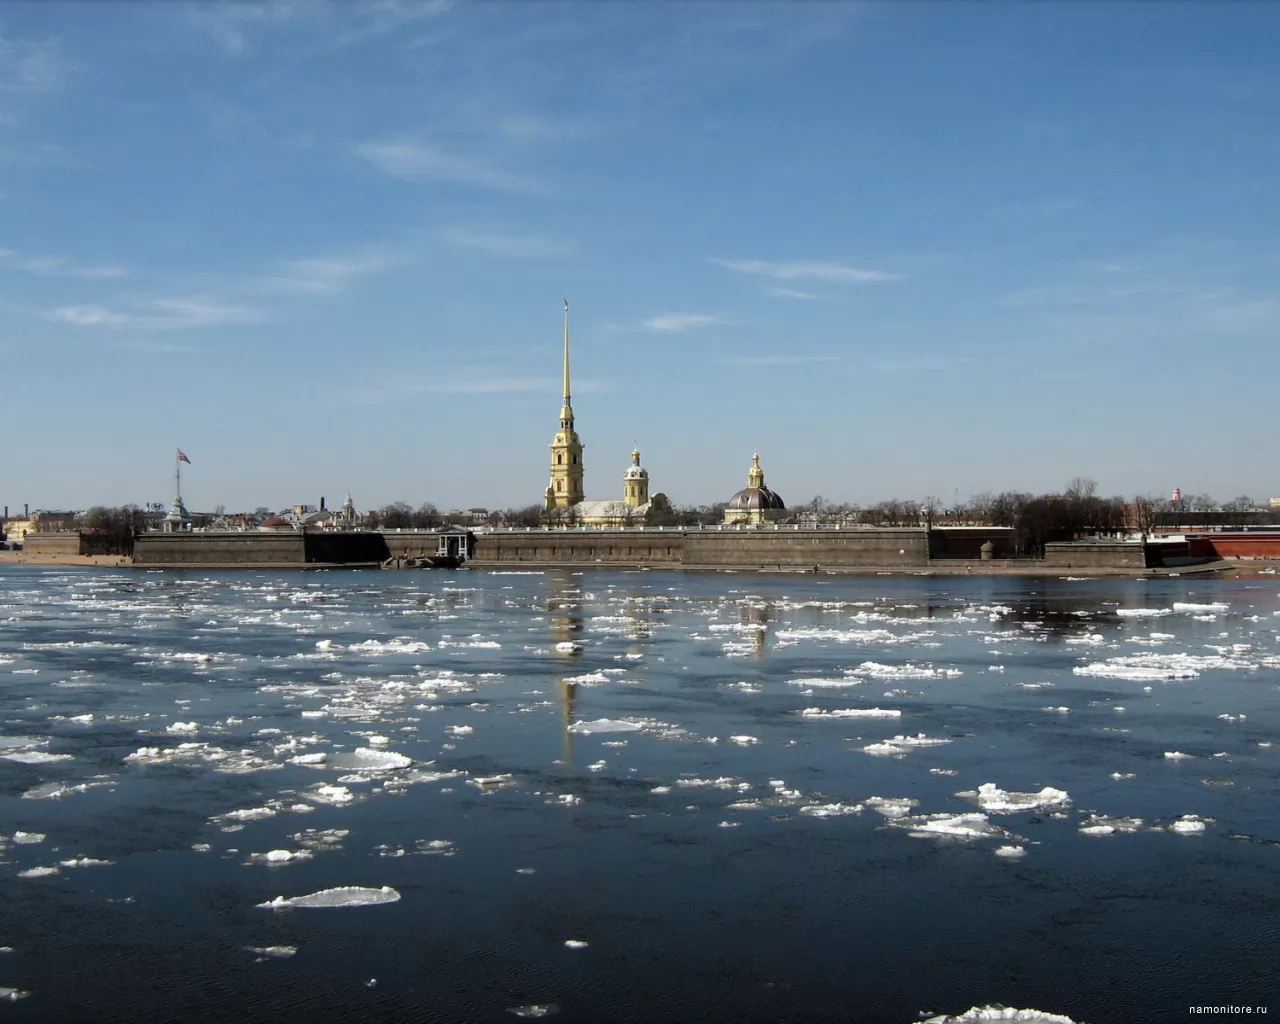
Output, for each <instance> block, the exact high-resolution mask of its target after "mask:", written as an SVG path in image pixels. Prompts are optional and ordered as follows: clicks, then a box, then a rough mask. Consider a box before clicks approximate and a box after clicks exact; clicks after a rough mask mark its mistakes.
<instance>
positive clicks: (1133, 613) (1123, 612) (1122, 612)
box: [1116, 608, 1173, 619]
mask: <svg viewBox="0 0 1280 1024" xmlns="http://www.w3.org/2000/svg"><path fill="white" fill-rule="evenodd" d="M1172 614H1173V609H1172V608H1117V609H1116V615H1118V616H1120V618H1122V619H1159V618H1163V617H1164V616H1166V615H1172Z"/></svg>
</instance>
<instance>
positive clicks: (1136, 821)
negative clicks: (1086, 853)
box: [1080, 814, 1145, 836]
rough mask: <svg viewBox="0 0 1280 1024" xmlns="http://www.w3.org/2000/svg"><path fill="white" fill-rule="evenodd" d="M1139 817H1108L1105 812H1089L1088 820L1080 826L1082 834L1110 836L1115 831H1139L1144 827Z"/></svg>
mask: <svg viewBox="0 0 1280 1024" xmlns="http://www.w3.org/2000/svg"><path fill="white" fill-rule="evenodd" d="M1144 827H1145V826H1144V824H1143V821H1142V819H1141V818H1120V817H1116V818H1113V817H1109V816H1108V815H1105V814H1091V815H1089V820H1088V821H1086V822H1085V823H1084V824H1082V825H1081V826H1080V834H1081V835H1083V836H1112V835H1115V834H1116V833H1117V832H1120V833H1125V832H1140V831H1142V829H1143V828H1144Z"/></svg>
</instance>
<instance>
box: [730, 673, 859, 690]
mask: <svg viewBox="0 0 1280 1024" xmlns="http://www.w3.org/2000/svg"><path fill="white" fill-rule="evenodd" d="M864 682H866V680H865V679H863V678H862V677H860V676H841V677H840V678H839V679H788V680H787V685H788V686H803V687H806V688H811V687H812V688H818V689H824V688H828V687H829V688H833V689H838V688H840V687H844V686H860V685H861V684H862V683H864ZM739 685H746V684H739Z"/></svg>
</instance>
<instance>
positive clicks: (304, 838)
mask: <svg viewBox="0 0 1280 1024" xmlns="http://www.w3.org/2000/svg"><path fill="white" fill-rule="evenodd" d="M350 834H351V831H350V829H345V828H307V829H303V830H302V831H301V832H295V833H294V834H293V835H291V836H290V837H289V838H290V839H292V840H293V841H294V842H295V843H297V844H298V845H299V846H303V847H305V848H306V849H308V850H340V849H342V840H344V839H346V838H347V836H349V835H350Z"/></svg>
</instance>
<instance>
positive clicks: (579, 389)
mask: <svg viewBox="0 0 1280 1024" xmlns="http://www.w3.org/2000/svg"><path fill="white" fill-rule="evenodd" d="M560 384H561V381H560V378H559V377H473V378H471V379H466V378H463V379H461V380H441V381H432V382H430V383H427V384H415V385H413V387H412V388H411V389H410V390H412V391H428V392H433V393H435V394H446V395H512V394H521V393H525V392H535V391H545V392H548V393H550V394H559V389H560ZM600 389H601V384H600V382H599V381H596V380H575V381H574V382H573V393H574V394H575V395H577V394H588V393H590V392H594V391H599V390H600Z"/></svg>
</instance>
